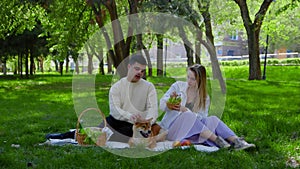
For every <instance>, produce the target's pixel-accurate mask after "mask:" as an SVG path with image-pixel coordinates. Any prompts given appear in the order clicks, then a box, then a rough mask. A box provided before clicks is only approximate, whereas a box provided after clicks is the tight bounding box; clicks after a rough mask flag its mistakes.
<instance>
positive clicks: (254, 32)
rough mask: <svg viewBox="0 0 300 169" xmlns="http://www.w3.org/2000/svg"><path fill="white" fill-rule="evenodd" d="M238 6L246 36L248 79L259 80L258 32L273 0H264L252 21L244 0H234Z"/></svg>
mask: <svg viewBox="0 0 300 169" xmlns="http://www.w3.org/2000/svg"><path fill="white" fill-rule="evenodd" d="M234 2H235V3H236V4H237V5H238V6H239V8H240V12H241V16H242V19H243V23H244V26H245V29H246V32H247V37H248V51H249V77H248V79H249V80H260V79H261V78H262V76H261V68H260V58H259V39H260V37H259V34H260V30H261V26H262V23H263V20H264V17H265V15H266V12H267V10H268V8H269V6H270V4H271V3H272V2H273V0H264V1H263V2H262V4H261V6H260V9H259V10H258V12H257V13H256V14H255V17H254V21H252V19H251V17H250V13H249V9H248V5H247V2H246V0H234Z"/></svg>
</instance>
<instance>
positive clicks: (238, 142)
mask: <svg viewBox="0 0 300 169" xmlns="http://www.w3.org/2000/svg"><path fill="white" fill-rule="evenodd" d="M233 145H234V149H235V150H245V149H247V148H252V147H255V145H254V144H249V143H247V142H246V141H245V140H244V139H243V138H237V139H235V140H234V141H233Z"/></svg>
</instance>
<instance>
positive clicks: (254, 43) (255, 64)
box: [248, 28, 262, 80]
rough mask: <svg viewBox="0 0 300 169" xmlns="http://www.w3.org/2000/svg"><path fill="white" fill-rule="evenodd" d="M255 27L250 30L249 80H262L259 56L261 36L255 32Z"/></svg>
mask: <svg viewBox="0 0 300 169" xmlns="http://www.w3.org/2000/svg"><path fill="white" fill-rule="evenodd" d="M254 29H255V28H250V29H249V30H250V31H249V32H248V48H249V49H248V50H249V78H248V79H249V80H261V78H262V77H261V68H260V58H259V37H258V35H256V34H255V30H254Z"/></svg>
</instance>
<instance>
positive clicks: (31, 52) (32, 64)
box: [30, 50, 35, 75]
mask: <svg viewBox="0 0 300 169" xmlns="http://www.w3.org/2000/svg"><path fill="white" fill-rule="evenodd" d="M34 73H35V63H34V56H33V50H30V75H33V74H34Z"/></svg>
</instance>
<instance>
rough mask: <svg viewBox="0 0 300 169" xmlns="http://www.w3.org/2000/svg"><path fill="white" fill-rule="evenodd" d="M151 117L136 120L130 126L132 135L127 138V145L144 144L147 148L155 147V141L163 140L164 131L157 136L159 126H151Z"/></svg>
mask: <svg viewBox="0 0 300 169" xmlns="http://www.w3.org/2000/svg"><path fill="white" fill-rule="evenodd" d="M151 120H152V118H150V119H148V120H146V121H143V122H136V123H135V124H134V125H133V126H132V131H133V135H132V137H131V138H130V139H129V142H128V144H129V146H130V147H134V146H138V145H140V146H145V147H148V148H151V149H152V148H155V147H156V142H157V141H163V140H164V139H165V137H166V133H163V134H162V135H161V136H159V133H160V130H161V127H160V126H159V125H158V124H153V125H152V126H151Z"/></svg>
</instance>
